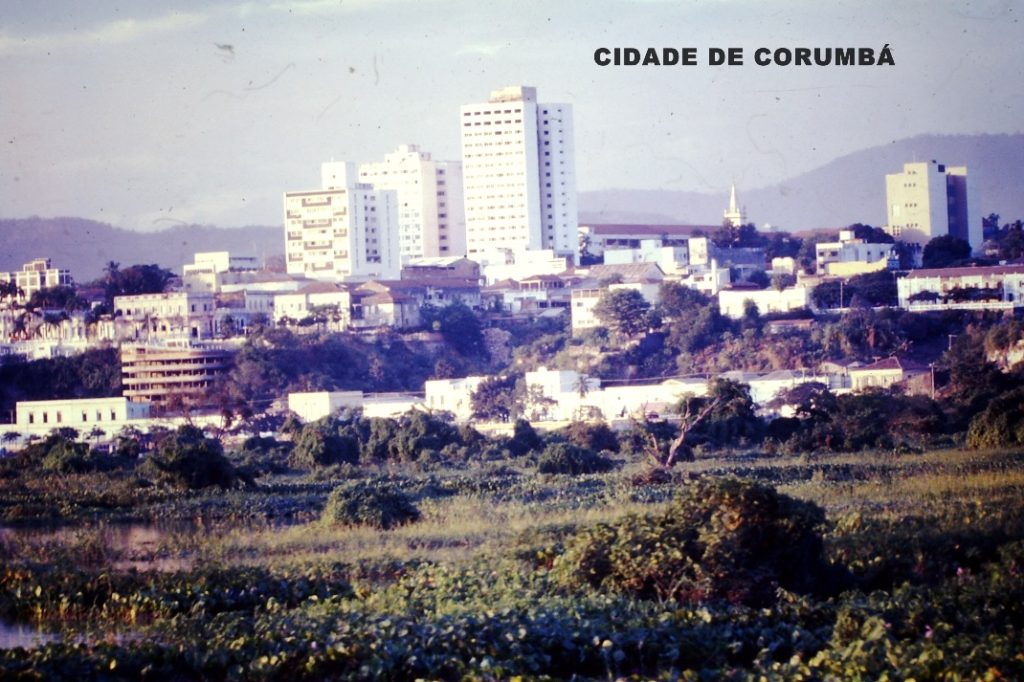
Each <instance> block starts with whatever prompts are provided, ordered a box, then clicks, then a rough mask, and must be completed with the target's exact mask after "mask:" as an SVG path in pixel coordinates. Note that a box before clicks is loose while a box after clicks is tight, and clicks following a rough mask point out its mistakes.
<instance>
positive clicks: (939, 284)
mask: <svg viewBox="0 0 1024 682" xmlns="http://www.w3.org/2000/svg"><path fill="white" fill-rule="evenodd" d="M896 289H897V292H898V296H899V306H900V308H902V309H904V310H912V311H926V310H950V309H968V310H971V309H974V310H1011V309H1013V308H1018V307H1021V306H1024V265H996V266H991V267H966V268H938V269H928V270H912V271H911V272H909V273H907V275H906V276H905V277H902V278H900V279H899V280H897V282H896Z"/></svg>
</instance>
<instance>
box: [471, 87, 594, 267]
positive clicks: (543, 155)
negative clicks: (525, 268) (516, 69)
mask: <svg viewBox="0 0 1024 682" xmlns="http://www.w3.org/2000/svg"><path fill="white" fill-rule="evenodd" d="M460 114H461V115H460V123H461V129H462V173H463V187H464V193H465V215H466V246H467V250H468V253H469V254H470V256H471V257H473V256H475V255H476V254H478V253H481V252H483V251H487V250H490V249H493V248H495V247H505V248H510V249H513V250H517V251H519V250H533V249H552V250H553V251H554V252H555V254H557V255H559V256H567V257H570V258H572V259H573V262H576V261H577V260H578V259H579V240H578V237H577V220H578V217H577V206H576V164H575V151H574V146H573V123H572V107H571V105H569V104H543V103H538V102H537V91H536V88H532V87H525V86H514V87H507V88H503V89H501V90H495V91H493V92H492V93H491V96H490V99H489V100H488V101H487V102H484V103H480V104H467V105H464V106H463V107H462V108H461V111H460Z"/></svg>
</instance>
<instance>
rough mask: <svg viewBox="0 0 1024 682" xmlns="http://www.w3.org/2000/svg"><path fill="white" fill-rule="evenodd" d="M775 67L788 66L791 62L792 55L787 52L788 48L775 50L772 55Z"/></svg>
mask: <svg viewBox="0 0 1024 682" xmlns="http://www.w3.org/2000/svg"><path fill="white" fill-rule="evenodd" d="M772 58H773V59H774V60H775V64H776V65H777V66H789V63H790V62H791V61H793V53H792V52H790V51H789V48H788V47H780V48H779V49H777V50H775V54H774V55H772Z"/></svg>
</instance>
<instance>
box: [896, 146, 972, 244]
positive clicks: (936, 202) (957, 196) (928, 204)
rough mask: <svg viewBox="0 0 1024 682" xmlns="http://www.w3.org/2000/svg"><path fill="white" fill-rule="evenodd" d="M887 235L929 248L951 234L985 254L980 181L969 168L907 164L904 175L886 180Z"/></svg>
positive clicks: (937, 164) (904, 167) (939, 164)
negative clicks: (937, 238)
mask: <svg viewBox="0 0 1024 682" xmlns="http://www.w3.org/2000/svg"><path fill="white" fill-rule="evenodd" d="M885 197H886V209H887V210H886V214H887V217H888V224H887V225H886V227H885V231H886V232H888V233H889V234H891V235H892V236H893V237H895V238H896V239H899V240H902V241H905V242H913V243H916V244H927V243H928V242H929V241H930V240H932V239H934V238H935V237H941V236H943V235H947V234H951V235H953V236H954V237H959V238H960V239H963V240H964V241H965V242H967V243H968V244H970V245H971V250H972V251H974V252H978V251H980V250H981V247H982V243H983V238H982V231H981V204H980V202H979V198H978V190H977V178H976V177H975V176H974V175H968V174H967V167H966V166H957V167H950V166H946V165H944V164H941V163H939V162H937V161H929V162H919V163H917V162H915V163H905V164H903V172H902V173H889V174H887V175H886V176H885Z"/></svg>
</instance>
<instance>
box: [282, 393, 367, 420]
mask: <svg viewBox="0 0 1024 682" xmlns="http://www.w3.org/2000/svg"><path fill="white" fill-rule="evenodd" d="M362 406H363V392H362V391H312V392H307V393H289V394H288V409H289V410H290V411H292V412H294V413H295V415H296V416H297V417H298V418H299V419H301V420H302V422H303V423H304V424H308V423H309V422H315V421H316V420H317V419H322V418H323V417H326V416H328V415H331V414H335V413H336V412H338V411H339V410H341V409H343V408H360V407H362Z"/></svg>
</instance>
